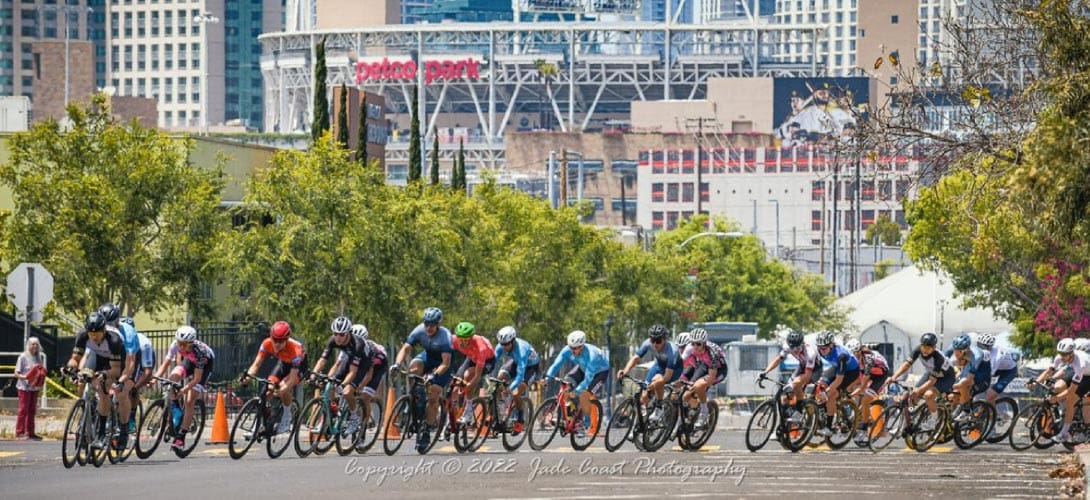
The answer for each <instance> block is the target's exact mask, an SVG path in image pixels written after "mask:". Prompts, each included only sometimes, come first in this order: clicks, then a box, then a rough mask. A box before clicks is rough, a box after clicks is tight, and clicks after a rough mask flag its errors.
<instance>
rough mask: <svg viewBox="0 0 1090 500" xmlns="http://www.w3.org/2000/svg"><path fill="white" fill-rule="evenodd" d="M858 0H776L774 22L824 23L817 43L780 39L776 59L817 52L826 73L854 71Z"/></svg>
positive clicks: (805, 56)
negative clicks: (822, 31)
mask: <svg viewBox="0 0 1090 500" xmlns="http://www.w3.org/2000/svg"><path fill="white" fill-rule="evenodd" d="M857 1H858V0H806V1H800V0H777V1H776V14H775V16H774V19H775V22H776V23H778V24H811V25H813V24H818V25H823V26H825V30H824V36H821V37H819V38H818V39H817V42H816V43H817V47H814V45H813V43H811V42H810V41H809V40H803V39H799V41H797V42H796V41H794V40H791V39H788V40H785V41H784V42H783V43H781V45H780V47H779V50H778V51H777V56H776V59H777V60H778V61H780V62H798V61H802V60H809V58H810V57H811V55H812V54H814V53H816V54H817V56H818V63H819V65H821V66H824V68H825V72H826V74H827V75H829V76H851V75H855V74H857V73H858V72H859V71H858V64H857V58H856V38H857V30H856V25H857V22H858V19H857V17H858V8H857Z"/></svg>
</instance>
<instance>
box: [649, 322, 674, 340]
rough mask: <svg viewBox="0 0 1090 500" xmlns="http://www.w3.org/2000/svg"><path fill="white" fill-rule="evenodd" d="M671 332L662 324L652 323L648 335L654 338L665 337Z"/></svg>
mask: <svg viewBox="0 0 1090 500" xmlns="http://www.w3.org/2000/svg"><path fill="white" fill-rule="evenodd" d="M669 334H670V331H669V330H667V329H666V327H665V326H663V325H660V324H654V325H651V328H648V329H647V335H648V336H649V337H651V338H653V339H664V338H666V336H667V335H669Z"/></svg>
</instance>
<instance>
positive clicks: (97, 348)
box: [72, 328, 125, 361]
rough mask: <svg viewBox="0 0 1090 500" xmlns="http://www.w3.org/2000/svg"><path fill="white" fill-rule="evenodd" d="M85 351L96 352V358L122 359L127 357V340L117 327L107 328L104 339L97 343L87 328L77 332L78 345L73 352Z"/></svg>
mask: <svg viewBox="0 0 1090 500" xmlns="http://www.w3.org/2000/svg"><path fill="white" fill-rule="evenodd" d="M84 351H91V352H93V353H95V359H96V360H104V361H121V360H122V359H124V357H125V341H124V340H122V339H121V335H120V333H118V331H117V330H115V329H110V328H107V329H106V333H105V334H104V335H103V336H102V340H100V341H99V342H97V343H96V342H94V341H92V340H91V338H90V336H89V335H88V334H87V330H81V331H80V332H79V333H78V334H76V345H75V346H74V347H73V348H72V352H73V353H74V354H79V355H83V353H84Z"/></svg>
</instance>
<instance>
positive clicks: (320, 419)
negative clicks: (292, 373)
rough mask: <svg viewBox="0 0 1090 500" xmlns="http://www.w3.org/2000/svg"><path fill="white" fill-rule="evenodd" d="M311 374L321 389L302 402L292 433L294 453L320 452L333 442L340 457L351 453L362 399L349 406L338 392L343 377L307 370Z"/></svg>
mask: <svg viewBox="0 0 1090 500" xmlns="http://www.w3.org/2000/svg"><path fill="white" fill-rule="evenodd" d="M311 377H313V378H314V379H315V382H314V384H316V385H317V386H318V387H320V388H321V391H320V393H319V395H318V396H316V397H314V398H312V399H311V400H310V401H308V402H307V404H305V405H303V412H302V413H301V414H300V415H299V426H298V427H299V428H298V430H297V431H295V432H294V434H293V436H294V441H295V453H296V454H298V455H299V457H300V458H303V457H306V456H307V455H310V454H311V453H314V454H315V455H324V454H325V453H326V452H328V451H329V450H330V448H332V447H333V446H334V445H336V447H337V454H338V455H341V456H342V457H343V456H345V455H348V454H349V453H352V451H353V450H355V448H356V444H357V443H358V442H359V439H360V435H361V428H362V426H361V423H362V418H363V414H364V411H365V408H364V405H363V401H362V400H360V399H356V407H355V408H351V407H350V405H349V404H348V398H346V397H344V395H342V394H341V393H340V392H341V391H340V388H341V384H342V383H343V382H344V381H342V380H337V379H335V378H331V377H327V376H325V375H322V374H320V373H314V374H311Z"/></svg>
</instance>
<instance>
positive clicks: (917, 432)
mask: <svg viewBox="0 0 1090 500" xmlns="http://www.w3.org/2000/svg"><path fill="white" fill-rule="evenodd" d="M912 413H913V415H914V416H915V417H914V418H913V422H912V424H913V425H912V429H911V430H912V442H913V449H915V450H916V451H918V452H920V453H923V452H925V451H927V450H929V449H931V447H932V446H935V444H937V443H938V442H939V441H941V439H942V434H943V433H944V432H945V431H944V427H947V426H948V425H949V422H948V420H949V418H950V412H949V411H947V409H946V408H945V407H943V406H939V408H938V416H937V417H936V418H937V421H936V423H935V427H934V428H933V429H927V428H926V427H925V426H924V425H923V423H924V422H926V421H927V420H928V418H929V417H930V415H931V410H928V409H927V405H925V404H922V403H921V404H920V405H919V407H918V408H917V409H916V411H914V412H912Z"/></svg>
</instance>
